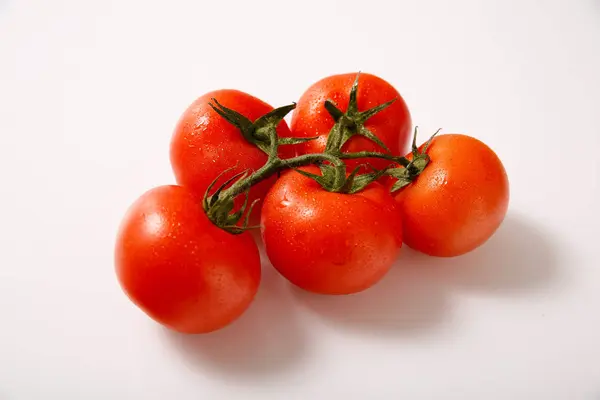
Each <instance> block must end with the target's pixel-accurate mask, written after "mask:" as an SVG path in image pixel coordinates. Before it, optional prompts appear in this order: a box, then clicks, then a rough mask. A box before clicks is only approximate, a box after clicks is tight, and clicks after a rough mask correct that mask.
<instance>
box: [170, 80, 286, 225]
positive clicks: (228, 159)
mask: <svg viewBox="0 0 600 400" xmlns="http://www.w3.org/2000/svg"><path fill="white" fill-rule="evenodd" d="M213 97H214V98H216V99H217V100H218V101H219V102H220V103H221V104H222V105H224V106H225V107H228V108H231V109H233V110H235V111H237V112H239V113H240V114H242V115H244V116H245V117H247V118H249V119H250V120H251V121H255V120H256V119H258V118H259V117H261V116H263V115H264V114H266V113H268V112H269V111H271V110H273V107H271V106H270V105H269V104H267V103H265V102H263V101H262V100H259V99H257V98H256V97H254V96H251V95H249V94H247V93H244V92H241V91H238V90H231V89H224V90H216V91H213V92H209V93H206V94H205V95H203V96H201V97H199V98H198V99H196V100H195V101H194V102H193V103H192V104H191V105H190V106H189V107H188V108H187V109H186V110H185V112H184V113H183V114H182V115H181V117H180V119H179V121H178V122H177V125H176V127H175V130H174V132H173V136H172V139H171V151H170V157H171V166H172V168H173V172H174V174H175V178H176V180H177V183H178V184H179V185H181V186H185V187H187V188H189V189H190V190H192V191H193V192H194V193H195V194H196V195H199V196H203V195H204V192H205V191H206V188H207V187H208V186H209V185H210V183H211V182H212V181H213V180H214V179H215V178H216V177H217V176H218V175H219V174H220V173H221V172H223V171H225V170H226V169H228V168H232V167H233V169H232V170H231V171H230V172H228V173H227V174H225V175H223V177H222V178H221V179H220V180H219V181H218V182H219V183H222V182H225V180H226V179H227V178H230V177H232V176H233V175H235V174H236V173H238V172H241V171H244V170H250V171H254V170H257V169H259V168H260V167H262V166H263V165H264V164H265V163H266V162H267V156H266V154H265V153H263V152H262V151H261V150H260V149H259V148H258V147H256V146H255V145H253V144H251V143H249V142H247V141H246V139H244V137H243V136H242V134H241V132H240V131H239V129H238V128H236V127H235V126H234V125H232V124H230V123H229V122H227V121H226V120H225V119H224V118H222V117H221V116H220V115H218V114H217V113H216V112H215V111H214V110H213V109H212V108H211V107H210V106H209V102H210V101H211V99H212V98H213ZM277 133H278V134H279V135H282V136H290V131H289V128H288V126H287V124H286V123H285V121H282V122H281V124H279V126H278V127H277ZM287 147H288V146H283V147H282V151H285V150H286V149H287ZM288 151H289V150H288ZM274 181H275V177H273V178H271V179H267V180H265V181H263V182H261V183H259V184H258V185H256V186H254V187H253V188H252V189H251V191H250V202H252V200H255V199H263V198H264V196H265V195H266V193H267V191H268V190H269V188H270V187H271V185H272V184H273V182H274ZM217 187H218V186H217ZM238 201H240V204H241V201H242V198H241V197H240V198H239V199H238ZM240 204H238V205H240ZM255 210H257V214H256V215H258V210H260V204H259V205H258V207H256V208H255Z"/></svg>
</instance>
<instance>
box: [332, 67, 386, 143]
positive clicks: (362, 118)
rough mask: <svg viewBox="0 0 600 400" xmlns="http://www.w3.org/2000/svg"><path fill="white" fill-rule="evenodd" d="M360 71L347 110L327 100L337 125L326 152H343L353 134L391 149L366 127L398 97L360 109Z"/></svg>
mask: <svg viewBox="0 0 600 400" xmlns="http://www.w3.org/2000/svg"><path fill="white" fill-rule="evenodd" d="M359 77H360V72H359V73H358V74H356V79H355V80H354V83H353V84H352V88H351V89H350V100H349V101H348V109H347V110H346V112H343V111H341V110H340V109H339V108H338V107H337V105H336V104H335V103H334V102H333V101H332V100H326V101H325V109H326V110H327V111H328V112H329V114H330V115H331V116H332V117H333V120H334V121H335V125H334V126H333V128H332V129H331V131H330V132H329V136H328V138H327V145H326V147H325V152H329V153H331V154H336V153H339V152H341V148H342V146H343V145H344V144H345V143H346V142H347V141H348V140H349V139H350V138H351V137H353V136H357V135H358V136H363V137H366V138H367V139H369V140H371V141H373V142H374V143H376V144H377V145H378V146H380V147H381V148H382V149H383V150H385V151H386V153H389V152H390V150H389V149H388V148H387V146H386V145H385V144H384V143H383V142H382V141H381V140H380V139H379V138H378V137H377V136H375V135H374V134H373V132H371V131H370V130H368V129H367V128H366V127H365V122H367V120H369V118H371V117H372V116H374V115H375V114H377V113H379V112H380V111H383V110H385V109H386V108H388V107H389V106H391V105H392V104H393V103H394V102H395V101H396V100H397V99H391V100H390V101H388V102H386V103H383V104H380V105H378V106H376V107H373V108H371V109H369V110H366V111H358V100H357V98H358V79H359Z"/></svg>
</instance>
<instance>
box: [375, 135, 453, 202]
mask: <svg viewBox="0 0 600 400" xmlns="http://www.w3.org/2000/svg"><path fill="white" fill-rule="evenodd" d="M440 131H441V129H438V130H437V131H436V132H435V133H434V134H433V135H431V137H430V138H429V139H428V140H427V142H425V144H424V145H423V149H422V150H419V148H418V147H417V133H418V127H415V133H414V135H413V142H412V159H411V160H410V162H409V163H408V164H407V165H403V166H402V167H400V168H390V169H388V170H387V171H386V174H387V175H389V176H391V177H393V178H396V179H397V181H396V182H395V183H394V185H393V186H392V188H391V192H392V193H393V192H396V191H398V190H401V189H403V188H405V187H406V186H408V185H410V184H411V183H412V182H413V181H414V180H415V179H416V178H417V177H418V176H419V175H420V174H421V173H422V172H423V171H424V170H425V168H426V167H427V165H428V164H429V161H431V159H430V158H429V155H428V154H427V150H428V149H429V146H430V145H431V142H432V141H433V139H434V138H435V137H436V136H437V134H438V133H440ZM401 165H402V164H401Z"/></svg>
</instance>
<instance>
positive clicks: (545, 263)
mask: <svg viewBox="0 0 600 400" xmlns="http://www.w3.org/2000/svg"><path fill="white" fill-rule="evenodd" d="M556 249H557V246H556V245H554V244H553V243H552V242H551V239H550V238H549V237H548V236H547V234H544V232H543V231H542V229H541V228H540V227H538V226H536V224H534V223H533V222H532V221H530V220H528V219H527V218H526V217H523V216H521V215H515V214H509V215H508V216H507V218H506V219H505V221H504V223H503V224H502V226H501V227H500V228H499V229H498V231H497V232H496V234H495V235H494V236H492V237H491V238H490V239H489V240H488V242H487V243H485V244H484V245H483V246H481V247H480V248H478V249H476V250H474V251H473V252H471V253H468V254H465V255H463V256H460V257H454V258H449V259H440V258H437V259H432V258H431V257H426V256H423V257H422V259H421V260H419V262H425V263H428V260H429V261H430V262H431V264H432V265H434V266H435V267H437V268H439V269H440V270H442V272H441V273H440V276H441V277H442V278H443V279H444V281H446V282H448V283H449V284H452V285H456V286H457V287H458V288H465V289H472V290H477V291H482V292H485V293H488V294H507V295H515V294H519V293H521V294H525V293H527V292H530V291H532V290H536V289H540V288H544V287H546V286H548V285H551V284H553V283H555V282H558V281H559V279H558V276H559V272H560V271H559V270H558V266H559V254H558V253H557V251H556Z"/></svg>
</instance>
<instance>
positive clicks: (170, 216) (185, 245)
mask: <svg viewBox="0 0 600 400" xmlns="http://www.w3.org/2000/svg"><path fill="white" fill-rule="evenodd" d="M115 267H116V274H117V278H118V281H119V283H120V285H121V287H122V288H123V290H124V291H125V293H126V294H127V296H128V297H129V298H130V299H131V301H132V302H133V303H134V304H136V305H137V306H138V307H139V308H140V309H142V310H143V311H144V312H145V313H146V314H148V315H149V316H150V317H151V318H152V319H154V320H156V321H157V322H159V323H161V324H163V325H165V326H167V327H168V328H170V329H173V330H175V331H179V332H184V333H205V332H210V331H214V330H217V329H220V328H222V327H224V326H226V325H228V324H229V323H231V322H233V321H234V320H235V319H237V318H238V317H239V316H240V315H241V314H242V313H243V312H244V311H245V310H246V309H247V308H248V307H249V305H250V304H251V302H252V300H253V298H254V296H255V294H256V292H257V290H258V285H259V282H260V276H261V270H260V257H259V253H258V249H257V247H256V244H255V242H254V240H253V239H252V237H251V236H249V234H247V233H244V234H242V235H232V234H229V233H227V232H225V231H224V230H222V229H220V228H218V227H216V226H215V225H213V223H212V222H210V221H209V220H208V218H207V217H206V215H205V213H204V211H203V210H202V206H201V200H200V199H199V198H198V196H196V195H195V194H193V193H192V192H190V191H189V190H188V189H186V188H183V187H181V186H174V185H173V186H160V187H156V188H154V189H151V190H149V191H147V192H146V193H144V194H143V195H142V196H141V197H140V198H138V199H137V200H136V201H135V202H134V203H133V204H132V205H131V206H130V208H129V210H128V211H127V213H126V215H125V217H124V219H123V221H122V223H121V226H120V229H119V232H118V236H117V240H116V248H115Z"/></svg>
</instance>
